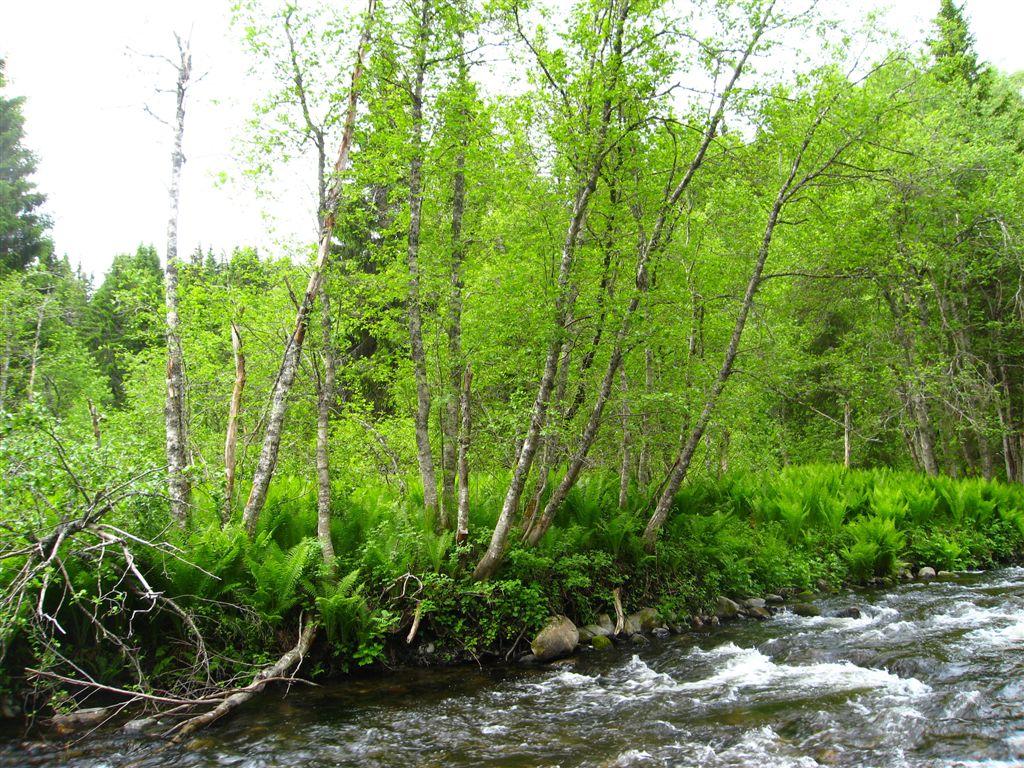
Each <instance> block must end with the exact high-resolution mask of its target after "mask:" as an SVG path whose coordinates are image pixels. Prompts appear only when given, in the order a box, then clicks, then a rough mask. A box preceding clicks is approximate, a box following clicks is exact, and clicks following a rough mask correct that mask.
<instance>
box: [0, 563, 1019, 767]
mask: <svg viewBox="0 0 1024 768" xmlns="http://www.w3.org/2000/svg"><path fill="white" fill-rule="evenodd" d="M819 605H820V607H821V609H822V611H823V616H821V617H811V618H801V617H797V616H794V615H792V614H788V613H784V614H781V615H779V616H777V617H775V618H774V619H772V620H770V621H766V622H763V623H755V622H739V623H734V624H731V625H728V626H723V627H721V628H718V629H716V630H714V631H713V632H709V633H706V634H690V635H684V636H680V637H673V638H669V639H667V640H664V641H654V642H652V644H651V645H650V646H648V647H644V648H639V649H637V648H632V647H625V648H620V649H617V650H614V651H609V652H605V653H594V652H592V653H584V654H582V655H580V656H578V657H577V658H574V659H570V660H567V661H565V662H562V663H559V664H555V665H553V666H549V667H543V668H538V669H529V668H518V667H495V668H483V669H478V668H465V667H464V668H458V669H445V670H427V671H411V672H401V673H394V674H391V675H385V676H377V677H373V678H365V679H356V680H350V681H347V682H344V683H339V684H335V685H330V686H325V687H322V688H318V689H315V690H312V691H297V692H296V691H293V693H292V695H291V696H289V697H288V698H287V699H285V698H283V697H280V696H277V695H271V696H266V697H264V698H262V699H261V700H260V701H259V703H258V704H257V705H256V706H252V707H251V708H249V709H248V710H246V711H244V712H243V713H241V714H240V715H238V716H236V717H234V718H232V719H231V720H230V721H228V722H225V723H223V724H222V725H220V726H218V727H215V728H214V729H212V730H210V731H208V732H206V733H205V734H202V735H201V736H200V737H199V738H198V739H196V740H194V741H193V742H192V743H191V744H189V745H188V747H187V748H186V747H174V748H167V747H159V746H154V742H153V740H152V739H141V740H140V739H132V738H127V737H124V736H120V735H111V736H93V737H91V738H90V739H88V740H84V741H82V742H81V743H79V744H77V745H75V746H74V747H72V748H70V749H67V750H64V751H63V752H49V753H46V754H29V753H25V752H19V748H18V747H16V746H15V745H14V744H8V745H7V746H6V747H2V748H0V764H2V765H5V766H6V765H12V766H13V765H19V766H20V765H34V766H45V767H46V768H51V767H56V766H75V768H86V767H88V768H108V767H109V768H123V767H125V766H139V767H140V768H142V767H146V768H149V767H151V766H152V767H153V768H156V766H169V765H174V766H181V767H182V768H189V767H193V766H194V767H198V766H237V767H238V768H269V767H270V766H282V767H284V766H289V767H291V766H302V767H303V768H319V767H321V766H360V767H364V766H400V767H401V768H413V767H414V766H445V767H446V768H447V767H449V766H466V767H467V768H468V767H469V766H474V767H475V766H564V767H566V768H567V767H568V766H663V765H664V766H707V767H709V768H715V767H718V766H721V767H723V768H724V767H725V766H757V767H758V768H771V767H774V766H795V767H797V768H812V767H813V766H818V765H821V766H964V767H965V768H966V767H967V766H986V767H988V768H996V767H998V766H1024V568H1011V569H1005V570H1000V571H992V572H989V573H985V574H966V575H962V576H959V577H957V578H955V579H951V580H948V581H933V582H929V583H910V584H905V585H902V586H899V587H897V588H895V589H892V590H885V591H878V592H858V593H849V594H844V595H840V596H835V597H830V598H828V599H825V600H822V601H820V602H819ZM850 606H856V607H858V608H860V610H861V612H862V615H861V617H860V618H835V617H830V616H829V614H835V613H838V612H840V611H841V610H842V609H844V608H848V607H850Z"/></svg>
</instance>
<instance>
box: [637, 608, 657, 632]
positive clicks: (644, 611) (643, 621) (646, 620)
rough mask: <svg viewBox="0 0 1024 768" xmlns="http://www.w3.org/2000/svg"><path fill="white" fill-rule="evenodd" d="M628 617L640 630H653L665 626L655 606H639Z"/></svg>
mask: <svg viewBox="0 0 1024 768" xmlns="http://www.w3.org/2000/svg"><path fill="white" fill-rule="evenodd" d="M629 618H631V619H633V620H634V621H636V623H637V624H638V625H640V631H641V632H653V631H654V630H655V629H657V628H658V627H664V626H665V625H664V623H663V622H662V620H661V616H660V615H659V614H658V611H657V609H655V608H641V609H640V610H639V611H637V612H636V613H634V614H633V615H632V616H630V617H629Z"/></svg>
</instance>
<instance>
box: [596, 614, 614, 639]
mask: <svg viewBox="0 0 1024 768" xmlns="http://www.w3.org/2000/svg"><path fill="white" fill-rule="evenodd" d="M597 625H598V626H599V627H604V628H605V629H607V630H608V634H609V635H614V634H615V622H614V621H612V617H611V616H609V615H608V614H607V613H602V614H600V615H599V616H598V617H597Z"/></svg>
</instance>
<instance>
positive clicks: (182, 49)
mask: <svg viewBox="0 0 1024 768" xmlns="http://www.w3.org/2000/svg"><path fill="white" fill-rule="evenodd" d="M175 38H176V40H177V42H178V53H179V54H180V62H179V63H178V65H177V69H178V82H177V90H176V93H177V110H176V112H175V123H174V151H173V152H172V153H171V189H170V208H171V214H170V218H169V219H168V221H167V267H166V270H165V272H164V303H165V305H166V309H167V391H166V397H165V399H164V427H165V433H166V443H167V445H166V450H167V491H168V495H169V496H170V499H171V516H172V517H173V518H174V519H175V520H176V521H177V523H178V525H181V526H184V525H185V523H186V521H187V520H188V515H189V506H190V503H191V496H192V488H191V486H190V484H189V480H188V475H187V471H188V431H187V423H188V422H187V420H186V418H185V359H184V354H183V353H182V349H181V332H180V330H179V327H178V206H179V203H180V199H181V166H182V164H183V163H184V162H185V156H184V154H183V153H182V151H181V145H182V140H183V138H184V135H185V97H186V94H187V92H188V85H189V78H190V77H191V76H192V52H191V51H190V50H189V44H188V42H185V41H182V39H181V38H180V37H178V36H177V35H175Z"/></svg>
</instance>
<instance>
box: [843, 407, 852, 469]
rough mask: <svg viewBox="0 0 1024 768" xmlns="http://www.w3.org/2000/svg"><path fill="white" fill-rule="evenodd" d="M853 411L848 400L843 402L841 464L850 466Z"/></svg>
mask: <svg viewBox="0 0 1024 768" xmlns="http://www.w3.org/2000/svg"><path fill="white" fill-rule="evenodd" d="M852 431H853V411H852V409H851V408H850V401H849V400H847V401H846V402H845V403H843V466H844V467H846V468H847V469H849V468H850V458H851V456H852V454H853V444H852V439H851V438H852V434H851V433H852Z"/></svg>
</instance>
